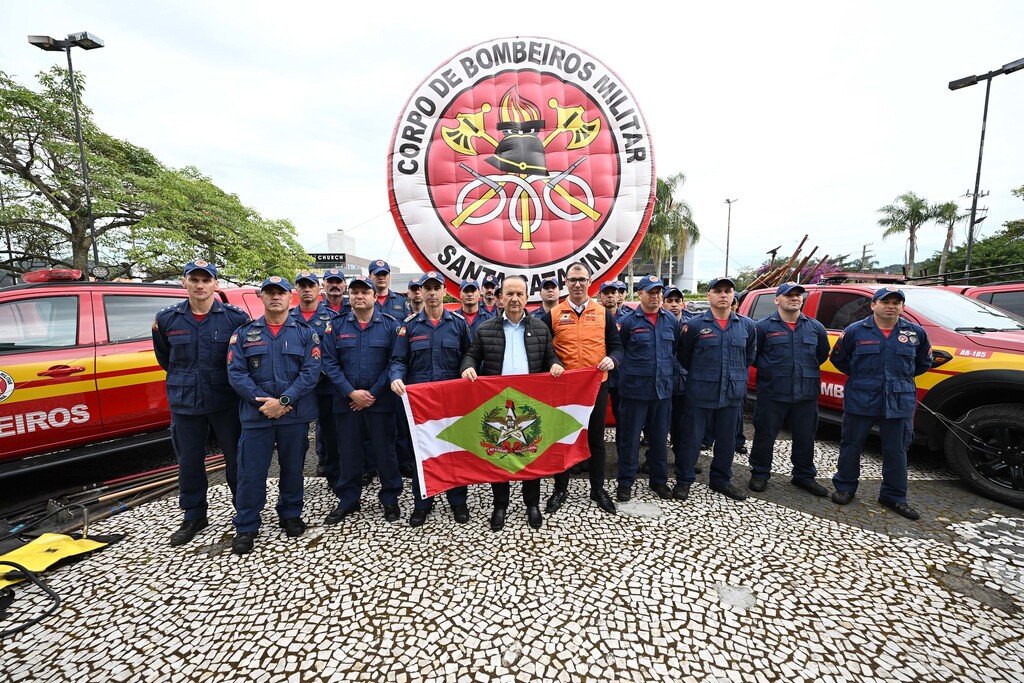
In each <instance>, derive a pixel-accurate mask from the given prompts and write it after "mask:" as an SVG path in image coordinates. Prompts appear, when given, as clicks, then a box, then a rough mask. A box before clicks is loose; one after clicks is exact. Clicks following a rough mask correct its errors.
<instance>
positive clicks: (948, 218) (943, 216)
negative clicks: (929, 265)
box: [931, 202, 964, 275]
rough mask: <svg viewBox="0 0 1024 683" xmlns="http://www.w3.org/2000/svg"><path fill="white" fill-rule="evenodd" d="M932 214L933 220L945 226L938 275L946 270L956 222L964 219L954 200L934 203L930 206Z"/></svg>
mask: <svg viewBox="0 0 1024 683" xmlns="http://www.w3.org/2000/svg"><path fill="white" fill-rule="evenodd" d="M931 211H932V215H933V216H934V217H935V222H936V223H938V224H939V225H943V226H945V228H946V241H945V243H943V245H942V256H941V257H940V258H939V275H942V274H943V273H945V272H946V262H947V261H948V260H949V251H950V249H952V248H953V236H954V234H955V232H956V224H957V223H959V222H960V221H962V220H963V219H964V216H962V215H960V207H959V206H958V205H957V203H956V202H946V203H945V204H935V205H933V206H932V209H931Z"/></svg>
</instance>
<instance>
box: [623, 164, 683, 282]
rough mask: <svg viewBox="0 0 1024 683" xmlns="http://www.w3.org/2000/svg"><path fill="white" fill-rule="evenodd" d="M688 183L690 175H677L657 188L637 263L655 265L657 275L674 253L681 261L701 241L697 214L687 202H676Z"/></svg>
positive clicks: (661, 179) (661, 181) (630, 278)
mask: <svg viewBox="0 0 1024 683" xmlns="http://www.w3.org/2000/svg"><path fill="white" fill-rule="evenodd" d="M685 182H686V175H685V174H683V173H676V174H675V175H672V176H669V177H668V178H658V180H657V184H656V187H655V199H654V211H653V212H652V214H651V221H650V223H649V224H648V225H647V233H646V234H645V235H644V238H643V241H641V242H640V247H639V248H638V249H637V255H636V257H637V259H639V260H640V261H641V262H643V261H647V260H651V261H653V262H654V271H655V272H656V273H658V274H661V266H662V263H663V262H664V261H665V259H666V257H668V256H669V255H670V254H671V253H672V251H673V250H676V252H677V253H678V254H679V257H680V259H681V258H682V256H683V254H685V253H686V250H687V249H688V248H689V247H690V246H692V245H694V244H696V243H697V242H698V241H699V240H700V229H699V228H698V227H697V224H696V223H695V222H694V220H693V210H692V209H691V208H690V205H689V204H687V203H686V202H684V201H682V200H680V199H676V198H675V193H676V190H678V189H679V188H681V187H682V185H683V183H685ZM629 281H630V282H631V283H632V282H633V262H632V261H630V264H629Z"/></svg>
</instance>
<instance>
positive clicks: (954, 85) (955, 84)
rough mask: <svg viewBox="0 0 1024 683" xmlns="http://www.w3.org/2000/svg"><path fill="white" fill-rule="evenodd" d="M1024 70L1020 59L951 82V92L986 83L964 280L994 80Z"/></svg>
mask: <svg viewBox="0 0 1024 683" xmlns="http://www.w3.org/2000/svg"><path fill="white" fill-rule="evenodd" d="M1021 69H1024V59H1018V60H1017V61H1015V62H1010V63H1009V64H1004V65H1003V66H1002V68H1000V69H996V70H995V71H989V72H988V73H987V74H982V75H980V76H967V77H965V78H958V79H957V80H955V81H950V82H949V89H950V90H959V89H960V88H966V87H968V86H971V85H976V84H977V83H978V81H985V109H984V111H983V113H982V115H981V144H980V145H979V146H978V173H977V174H976V175H975V176H974V195H973V197H972V199H971V223H970V225H968V227H967V254H966V255H965V259H964V278H965V279H966V278H968V277H970V274H971V251H972V250H973V249H974V226H975V225H977V224H978V223H979V221H978V220H977V216H978V193H979V192H980V191H981V157H982V155H983V154H984V153H985V124H986V122H987V121H988V95H989V92H990V91H991V90H992V78H993V77H994V76H998V75H1000V74H1012V73H1013V72H1014V71H1020V70H1021Z"/></svg>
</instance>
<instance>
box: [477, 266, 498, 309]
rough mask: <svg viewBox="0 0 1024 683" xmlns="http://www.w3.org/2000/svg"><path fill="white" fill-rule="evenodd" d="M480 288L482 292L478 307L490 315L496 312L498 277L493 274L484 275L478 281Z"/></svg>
mask: <svg viewBox="0 0 1024 683" xmlns="http://www.w3.org/2000/svg"><path fill="white" fill-rule="evenodd" d="M480 288H481V292H482V299H483V300H482V301H481V302H480V308H482V309H484V310H485V311H487V312H488V313H490V314H491V315H497V314H498V296H497V294H496V292H497V291H498V279H497V278H496V277H494V276H493V275H485V276H484V278H483V280H481V281H480Z"/></svg>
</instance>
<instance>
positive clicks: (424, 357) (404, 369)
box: [388, 271, 469, 527]
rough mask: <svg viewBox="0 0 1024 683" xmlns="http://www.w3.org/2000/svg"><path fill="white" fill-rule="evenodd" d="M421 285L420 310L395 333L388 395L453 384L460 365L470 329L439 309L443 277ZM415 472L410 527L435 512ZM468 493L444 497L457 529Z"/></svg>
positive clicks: (429, 277) (428, 277) (432, 276)
mask: <svg viewBox="0 0 1024 683" xmlns="http://www.w3.org/2000/svg"><path fill="white" fill-rule="evenodd" d="M420 284H421V286H422V288H423V310H422V311H420V312H419V313H417V314H416V315H413V316H409V317H407V318H406V319H405V322H404V323H403V324H402V326H400V327H399V328H398V342H397V343H396V344H395V352H394V355H393V356H392V359H391V367H390V369H389V371H388V375H389V378H390V380H391V390H392V391H394V392H395V393H396V394H398V395H399V396H402V395H403V394H404V393H405V385H406V384H419V383H422V382H440V381H442V380H446V379H458V377H459V364H460V363H461V362H462V357H463V355H465V353H466V350H467V349H469V329H468V328H467V327H466V321H465V319H463V317H462V316H461V315H460V314H459V313H457V312H452V311H448V310H446V309H445V307H444V277H443V276H442V275H441V274H440V273H437V272H435V271H430V272H428V273H426V274H424V275H423V277H422V278H420ZM396 414H397V415H400V416H401V417H402V419H405V411H404V410H403V409H401V408H396ZM406 428H408V426H406ZM418 473H419V470H418V469H414V470H413V482H412V491H413V497H414V499H415V504H414V507H413V511H412V515H411V516H410V517H409V526H414V527H417V526H423V524H424V522H426V521H427V515H429V514H430V512H431V510H433V508H434V499H433V497H430V498H423V497H422V496H421V493H420V484H419V476H418ZM467 494H468V489H467V488H466V487H465V486H459V487H457V488H454V489H450V490H448V491H446V492H445V497H446V498H447V499H448V504H449V505H450V506H451V508H452V514H453V516H454V517H455V521H456V522H458V523H459V524H465V523H466V522H468V521H469V507H468V506H467V505H466V500H467Z"/></svg>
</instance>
